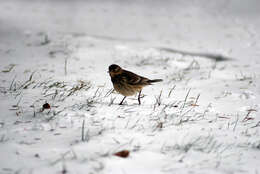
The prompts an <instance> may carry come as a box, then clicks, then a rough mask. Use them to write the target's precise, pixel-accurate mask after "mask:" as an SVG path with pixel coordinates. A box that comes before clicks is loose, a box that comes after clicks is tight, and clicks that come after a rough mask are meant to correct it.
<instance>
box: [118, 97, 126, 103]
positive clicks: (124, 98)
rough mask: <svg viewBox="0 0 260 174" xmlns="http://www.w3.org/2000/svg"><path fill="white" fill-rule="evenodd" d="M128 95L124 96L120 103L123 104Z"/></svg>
mask: <svg viewBox="0 0 260 174" xmlns="http://www.w3.org/2000/svg"><path fill="white" fill-rule="evenodd" d="M125 98H126V96H124V98H123V100H122V101H121V102H120V103H119V105H122V104H123V101H124V100H125Z"/></svg>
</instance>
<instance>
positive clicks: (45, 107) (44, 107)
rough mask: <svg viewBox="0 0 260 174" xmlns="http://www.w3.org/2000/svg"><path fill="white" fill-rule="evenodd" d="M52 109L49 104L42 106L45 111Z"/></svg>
mask: <svg viewBox="0 0 260 174" xmlns="http://www.w3.org/2000/svg"><path fill="white" fill-rule="evenodd" d="M50 108H51V106H50V104H49V103H45V104H43V105H42V109H43V110H44V109H50Z"/></svg>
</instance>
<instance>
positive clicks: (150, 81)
mask: <svg viewBox="0 0 260 174" xmlns="http://www.w3.org/2000/svg"><path fill="white" fill-rule="evenodd" d="M161 81H163V80H162V79H154V80H149V81H148V82H149V83H154V82H161Z"/></svg>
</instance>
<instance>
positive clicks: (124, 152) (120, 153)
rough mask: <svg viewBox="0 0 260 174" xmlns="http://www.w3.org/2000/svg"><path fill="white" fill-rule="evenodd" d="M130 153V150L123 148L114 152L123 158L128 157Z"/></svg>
mask: <svg viewBox="0 0 260 174" xmlns="http://www.w3.org/2000/svg"><path fill="white" fill-rule="evenodd" d="M129 153H130V152H129V151H128V150H122V151H119V152H116V153H114V155H115V156H118V157H121V158H127V157H128V156H129Z"/></svg>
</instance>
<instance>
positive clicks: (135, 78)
mask: <svg viewBox="0 0 260 174" xmlns="http://www.w3.org/2000/svg"><path fill="white" fill-rule="evenodd" d="M122 78H123V80H124V81H125V82H127V83H128V84H130V85H148V81H149V79H147V78H145V77H142V76H139V75H137V74H135V73H133V72H130V71H126V70H125V71H124V72H123V74H122Z"/></svg>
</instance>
